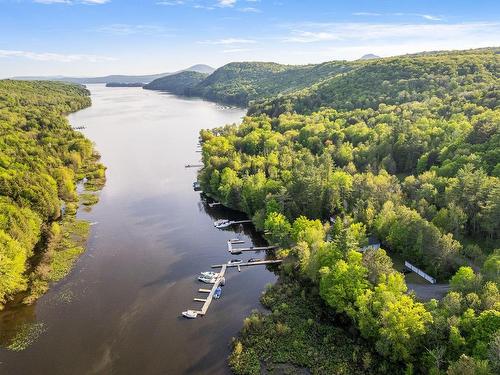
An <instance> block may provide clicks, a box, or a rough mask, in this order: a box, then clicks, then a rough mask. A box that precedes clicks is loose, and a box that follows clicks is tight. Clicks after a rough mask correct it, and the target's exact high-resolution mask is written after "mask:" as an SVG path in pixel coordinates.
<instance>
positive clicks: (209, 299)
mask: <svg viewBox="0 0 500 375" xmlns="http://www.w3.org/2000/svg"><path fill="white" fill-rule="evenodd" d="M226 266H227V264H224V265H222V269H221V270H220V272H219V275H218V276H217V280H216V281H215V283H214V284H213V286H212V289H199V290H198V292H200V293H208V296H207V298H195V299H194V301H196V302H203V306H202V307H201V310H195V309H192V310H193V311H195V312H196V313H198V315H205V314H206V313H207V310H208V308H209V307H210V304H211V303H212V300H213V298H214V293H215V290H216V289H217V288H218V287H219V285H220V283H221V282H222V280H223V279H224V274H225V273H226Z"/></svg>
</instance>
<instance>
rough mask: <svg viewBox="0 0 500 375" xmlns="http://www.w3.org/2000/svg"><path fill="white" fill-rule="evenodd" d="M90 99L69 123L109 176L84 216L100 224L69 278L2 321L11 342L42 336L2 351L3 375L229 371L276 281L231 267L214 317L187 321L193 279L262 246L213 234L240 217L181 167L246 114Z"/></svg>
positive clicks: (193, 103) (95, 93)
mask: <svg viewBox="0 0 500 375" xmlns="http://www.w3.org/2000/svg"><path fill="white" fill-rule="evenodd" d="M89 89H90V90H91V92H92V102H93V104H92V107H90V108H88V109H85V110H82V111H80V112H77V113H75V114H73V115H71V116H70V117H69V119H70V122H71V123H72V125H73V126H82V125H84V126H86V129H85V130H84V133H85V134H86V135H87V136H88V137H89V138H90V139H92V140H93V141H94V142H95V143H96V147H97V149H98V150H99V152H100V153H101V155H102V162H103V163H104V164H105V165H106V166H107V167H108V170H107V183H106V186H105V188H104V189H103V190H102V192H101V193H100V198H101V199H100V202H99V203H98V204H97V205H96V206H94V207H93V208H92V210H91V211H90V212H88V213H81V214H80V216H81V217H83V218H85V219H87V220H89V221H91V222H95V223H96V224H95V225H93V226H92V232H91V236H90V239H89V242H88V249H87V252H86V253H85V254H84V255H83V256H82V257H81V258H80V259H79V260H78V262H77V264H76V266H75V268H74V269H73V271H72V272H71V274H70V275H69V276H68V277H67V278H66V279H64V280H63V281H62V282H60V283H58V284H57V285H55V286H54V287H53V288H52V289H51V290H50V291H49V293H47V294H46V295H45V296H44V297H42V298H41V299H40V300H39V301H38V302H37V303H36V304H35V305H34V306H30V307H22V308H14V309H12V308H11V309H9V310H7V311H6V312H3V313H2V314H1V315H0V329H1V330H3V331H4V332H3V333H4V334H5V333H10V334H12V333H13V331H14V330H15V329H16V327H19V325H20V324H22V323H43V327H44V329H45V332H44V333H43V334H42V335H41V336H40V337H39V338H38V339H37V340H36V341H35V342H34V343H33V344H32V345H31V346H30V347H29V348H28V349H26V350H24V351H22V352H12V351H8V350H5V349H1V350H0V374H16V375H17V374H20V375H31V374H36V375H41V374H49V375H56V374H64V375H67V374H134V375H138V374H141V375H142V374H144V375H147V374H226V373H230V371H229V369H228V368H227V365H226V358H227V356H228V355H229V352H230V342H231V337H233V336H235V335H237V333H238V331H239V329H240V328H241V326H242V321H243V319H244V318H245V316H247V315H248V314H249V313H250V312H251V310H252V309H255V308H258V307H259V302H258V300H259V297H260V294H261V292H262V290H263V289H264V288H265V285H266V284H267V283H272V282H274V281H275V280H276V277H275V275H274V274H273V273H272V272H270V271H269V270H267V269H266V268H264V267H263V266H256V267H250V268H248V269H242V272H240V273H239V272H237V270H236V269H234V268H233V269H230V270H228V272H227V273H226V280H227V283H226V286H225V287H224V290H223V294H222V298H221V299H220V300H216V301H214V302H213V303H212V305H211V307H210V309H209V311H208V314H207V315H206V316H205V317H202V318H198V319H195V320H187V319H183V318H181V317H180V313H181V311H183V310H186V309H187V308H192V307H193V308H196V307H199V306H200V305H201V304H200V303H199V302H194V301H193V298H194V297H201V296H200V295H199V294H198V293H197V290H198V288H200V287H203V285H202V284H201V283H199V282H197V281H195V276H196V275H197V274H198V273H199V272H200V271H208V270H210V265H212V264H217V263H222V262H227V260H228V259H229V258H230V257H229V255H228V252H227V247H226V241H227V240H228V239H229V238H233V237H235V233H234V231H238V232H241V233H239V234H238V235H239V236H240V237H241V238H243V239H245V240H246V241H247V243H246V244H248V245H250V244H252V243H253V244H257V245H259V244H261V243H262V241H261V239H260V238H259V236H258V235H257V234H256V233H254V232H253V230H252V228H251V226H245V227H238V228H233V230H229V231H221V230H218V229H216V228H214V226H213V221H214V220H216V219H218V218H237V217H242V216H241V214H239V213H237V212H232V211H229V210H226V209H223V208H209V207H207V206H206V205H205V204H203V203H202V201H201V198H200V194H199V193H196V192H194V191H193V189H192V183H193V181H194V180H195V178H196V170H195V169H192V168H184V165H185V164H188V163H191V164H193V163H197V162H198V161H199V159H200V156H201V154H200V153H197V152H196V148H197V146H196V144H197V140H198V131H199V130H200V129H202V128H213V127H216V126H221V125H224V124H227V123H235V122H239V121H240V119H241V117H242V116H243V115H244V111H243V110H242V109H224V108H221V107H220V106H218V105H216V104H214V103H209V102H205V101H202V100H197V99H183V98H179V97H175V96H172V95H168V94H164V93H159V92H153V91H147V90H142V89H141V88H105V87H104V86H102V85H89ZM262 255H263V254H260V255H258V256H259V257H261V256H262ZM252 256H255V255H254V254H252V253H247V255H243V256H240V258H243V259H246V258H249V257H252ZM9 330H10V331H12V332H9Z"/></svg>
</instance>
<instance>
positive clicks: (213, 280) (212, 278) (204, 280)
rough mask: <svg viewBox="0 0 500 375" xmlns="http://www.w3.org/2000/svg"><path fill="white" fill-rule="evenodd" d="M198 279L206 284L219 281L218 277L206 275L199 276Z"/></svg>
mask: <svg viewBox="0 0 500 375" xmlns="http://www.w3.org/2000/svg"><path fill="white" fill-rule="evenodd" d="M198 280H199V281H201V282H202V283H205V284H215V282H216V281H217V278H216V277H204V276H199V277H198Z"/></svg>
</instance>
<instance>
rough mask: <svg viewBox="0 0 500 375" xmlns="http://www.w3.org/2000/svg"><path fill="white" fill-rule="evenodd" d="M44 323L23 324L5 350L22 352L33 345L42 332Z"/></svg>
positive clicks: (44, 328)
mask: <svg viewBox="0 0 500 375" xmlns="http://www.w3.org/2000/svg"><path fill="white" fill-rule="evenodd" d="M45 331H46V327H45V325H44V323H25V324H23V325H22V326H21V327H20V328H19V329H18V331H17V333H16V335H15V336H14V338H13V339H12V341H11V343H10V344H9V345H8V346H7V349H9V350H12V351H16V352H19V351H22V350H25V349H26V348H28V347H29V346H30V345H31V344H33V343H34V342H35V341H36V340H37V339H38V338H39V337H40V336H41V335H42V334H43V333H44V332H45Z"/></svg>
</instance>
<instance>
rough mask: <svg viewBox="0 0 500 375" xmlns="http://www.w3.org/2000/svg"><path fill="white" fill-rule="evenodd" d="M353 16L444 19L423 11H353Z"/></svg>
mask: <svg viewBox="0 0 500 375" xmlns="http://www.w3.org/2000/svg"><path fill="white" fill-rule="evenodd" d="M352 15H353V16H366V17H378V16H396V17H404V16H406V17H420V18H423V19H426V20H429V21H443V20H444V18H443V17H442V16H436V15H433V14H421V13H402V12H397V13H376V12H355V13H352Z"/></svg>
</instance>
